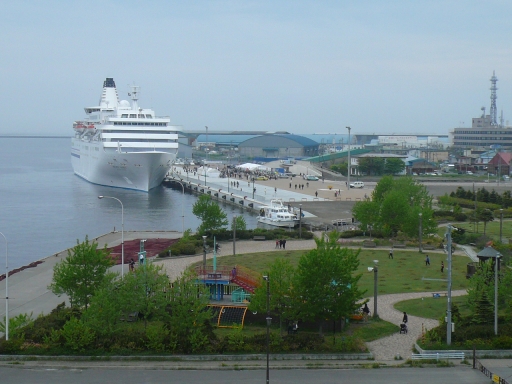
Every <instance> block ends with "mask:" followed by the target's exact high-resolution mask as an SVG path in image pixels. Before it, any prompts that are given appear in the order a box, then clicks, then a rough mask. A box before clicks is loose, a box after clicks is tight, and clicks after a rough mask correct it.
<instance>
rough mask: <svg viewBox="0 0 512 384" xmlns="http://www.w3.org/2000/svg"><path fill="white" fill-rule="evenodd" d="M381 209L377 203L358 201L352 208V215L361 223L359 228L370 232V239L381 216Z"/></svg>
mask: <svg viewBox="0 0 512 384" xmlns="http://www.w3.org/2000/svg"><path fill="white" fill-rule="evenodd" d="M379 209H380V207H379V204H378V203H377V202H375V201H357V202H356V203H355V205H354V208H352V215H353V216H354V217H355V218H356V219H357V221H359V222H360V223H361V224H360V226H359V227H360V228H361V229H362V230H363V231H368V232H370V238H371V237H372V229H373V228H374V227H375V224H376V223H377V221H378V219H379V216H380V215H379Z"/></svg>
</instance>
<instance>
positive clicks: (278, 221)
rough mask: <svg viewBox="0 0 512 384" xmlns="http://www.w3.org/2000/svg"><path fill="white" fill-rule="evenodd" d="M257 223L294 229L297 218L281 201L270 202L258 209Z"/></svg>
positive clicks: (297, 221) (297, 222)
mask: <svg viewBox="0 0 512 384" xmlns="http://www.w3.org/2000/svg"><path fill="white" fill-rule="evenodd" d="M258 222H259V223H263V224H268V225H273V226H276V227H295V226H296V225H298V224H299V218H298V217H297V215H296V214H295V213H294V212H290V211H289V210H288V208H287V207H285V206H284V205H283V202H282V201H281V200H271V201H270V205H269V206H265V207H262V208H261V209H260V216H259V217H258Z"/></svg>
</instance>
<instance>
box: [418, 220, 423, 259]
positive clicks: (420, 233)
mask: <svg viewBox="0 0 512 384" xmlns="http://www.w3.org/2000/svg"><path fill="white" fill-rule="evenodd" d="M419 216H420V231H419V238H420V253H422V252H423V247H422V245H421V235H422V233H423V228H422V226H423V223H422V216H423V214H422V213H421V212H420V213H419Z"/></svg>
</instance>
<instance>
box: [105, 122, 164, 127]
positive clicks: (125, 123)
mask: <svg viewBox="0 0 512 384" xmlns="http://www.w3.org/2000/svg"><path fill="white" fill-rule="evenodd" d="M114 125H145V126H148V125H149V126H158V127H165V126H166V125H167V123H133V122H124V121H123V122H121V121H114Z"/></svg>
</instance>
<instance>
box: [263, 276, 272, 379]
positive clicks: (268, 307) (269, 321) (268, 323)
mask: <svg viewBox="0 0 512 384" xmlns="http://www.w3.org/2000/svg"><path fill="white" fill-rule="evenodd" d="M263 279H265V280H266V282H267V318H266V320H267V384H268V383H269V375H270V367H269V360H270V324H271V322H272V318H271V317H270V280H269V278H268V276H263Z"/></svg>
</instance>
